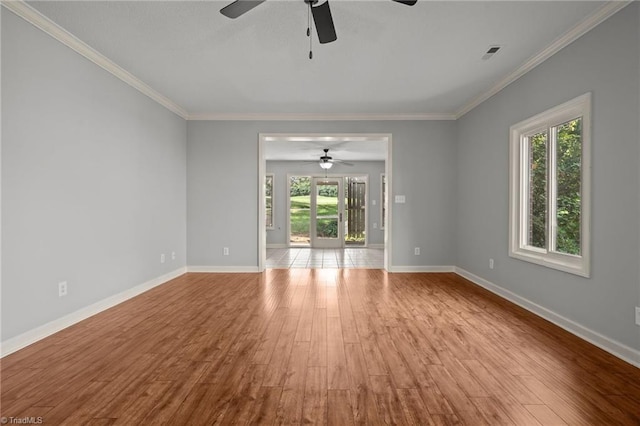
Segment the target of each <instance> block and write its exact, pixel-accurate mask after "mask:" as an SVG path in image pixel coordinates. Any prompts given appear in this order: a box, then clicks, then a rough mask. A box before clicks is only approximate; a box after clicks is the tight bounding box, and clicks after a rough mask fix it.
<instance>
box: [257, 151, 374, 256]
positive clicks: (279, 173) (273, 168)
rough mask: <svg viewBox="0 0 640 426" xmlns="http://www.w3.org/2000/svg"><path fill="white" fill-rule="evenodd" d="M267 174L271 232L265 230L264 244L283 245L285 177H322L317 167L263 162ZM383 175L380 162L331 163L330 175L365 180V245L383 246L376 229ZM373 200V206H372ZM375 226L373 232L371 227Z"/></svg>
mask: <svg viewBox="0 0 640 426" xmlns="http://www.w3.org/2000/svg"><path fill="white" fill-rule="evenodd" d="M267 173H273V174H274V176H273V180H274V187H273V193H274V209H273V218H274V229H270V230H267V244H279V245H283V244H285V245H286V244H287V243H288V241H287V214H288V211H289V210H288V206H287V174H299V175H304V176H324V174H323V173H324V171H323V170H322V169H321V168H320V166H318V163H311V164H309V163H307V164H305V163H300V162H296V161H267ZM381 173H384V161H354V162H353V166H346V165H343V164H340V163H335V164H334V165H333V167H332V168H331V170H329V174H331V175H340V174H344V175H360V176H368V177H369V181H368V183H367V201H368V206H367V240H368V241H367V243H368V244H378V245H380V244H384V230H382V229H380V213H381V210H380V174H381ZM374 200H375V203H376V205H375V206H374V205H373V204H372V202H373V201H374ZM374 223H375V224H376V228H374V227H373V224H374Z"/></svg>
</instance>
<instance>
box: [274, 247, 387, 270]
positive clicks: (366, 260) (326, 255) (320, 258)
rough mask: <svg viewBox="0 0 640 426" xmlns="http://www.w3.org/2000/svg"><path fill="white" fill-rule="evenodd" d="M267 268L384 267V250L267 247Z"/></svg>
mask: <svg viewBox="0 0 640 426" xmlns="http://www.w3.org/2000/svg"><path fill="white" fill-rule="evenodd" d="M266 267H267V268H308V269H321V268H372V269H382V268H384V250H383V249H371V248H345V249H313V248H289V249H267V263H266Z"/></svg>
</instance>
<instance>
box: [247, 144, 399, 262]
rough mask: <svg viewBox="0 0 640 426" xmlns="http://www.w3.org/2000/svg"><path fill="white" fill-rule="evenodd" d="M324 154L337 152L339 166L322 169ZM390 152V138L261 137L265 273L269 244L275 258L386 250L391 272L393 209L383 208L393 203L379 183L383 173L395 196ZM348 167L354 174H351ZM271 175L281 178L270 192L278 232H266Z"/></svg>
mask: <svg viewBox="0 0 640 426" xmlns="http://www.w3.org/2000/svg"><path fill="white" fill-rule="evenodd" d="M318 149H320V150H321V151H325V152H326V151H327V150H328V149H331V151H330V152H331V153H332V155H331V156H329V159H330V160H331V158H330V157H333V158H334V159H336V160H333V162H335V163H336V164H334V167H331V166H329V167H323V164H319V162H322V160H323V157H320V158H319V159H318V158H317V155H318V154H317V151H318ZM391 152H392V150H391V135H390V134H260V135H259V143H258V158H259V161H258V203H259V204H258V213H259V215H258V216H259V218H258V219H259V223H258V224H259V228H258V269H259V270H260V271H262V270H264V268H265V263H266V255H267V242H268V247H269V250H270V253H273V250H274V249H278V250H286V249H287V248H289V249H291V248H294V249H296V250H299V249H301V248H303V247H304V248H307V249H311V250H343V251H344V250H351V249H356V250H367V249H368V248H369V249H373V250H380V251H381V252H382V253H383V258H384V269H386V270H389V264H390V257H391V252H392V244H391V242H392V240H391V232H392V227H391V224H392V221H391V214H392V210H391V209H390V208H389V207H391V206H386V205H384V206H383V204H386V197H381V192H382V191H381V188H379V187H378V185H379V182H378V181H379V180H378V178H377V177H378V176H379V175H381V174H384V175H385V177H386V179H385V189H386V190H390V189H391V185H392V170H391V164H392V162H391ZM349 162H351V163H355V164H349ZM325 163H326V161H325ZM345 165H346V166H355V167H353V170H346V168H345V167H344V166H345ZM314 167H315V169H314ZM316 169H317V170H316ZM321 169H323V170H322V171H321ZM328 169H332V170H331V172H334V173H333V174H330V173H328V171H329V170H328ZM358 169H361V170H358ZM267 172H268V173H269V174H273V173H275V177H274V180H273V187H270V188H271V190H272V191H273V194H274V195H273V198H272V199H271V203H272V210H269V212H270V214H271V215H272V216H273V217H275V219H274V222H273V226H272V227H265V226H264V223H265V220H266V219H267V214H268V213H269V212H267V210H268V206H267V205H266V204H267V203H268V197H266V196H265V195H266V187H265V182H266V179H267V178H266V174H267ZM358 172H359V173H358ZM370 176H374V177H375V178H374V179H372V178H371V177H370ZM371 182H373V183H371ZM370 183H371V185H373V186H372V187H370V186H369V184H370ZM278 188H280V189H278ZM292 188H295V190H293V189H292ZM301 188H302V190H301ZM371 191H373V192H371ZM371 197H372V198H371ZM378 200H379V205H378ZM381 214H382V215H384V217H382V216H381ZM371 215H373V216H371ZM384 225H386V226H384ZM267 230H268V234H269V238H268V239H267ZM289 254H290V253H289ZM272 263H273V262H272Z"/></svg>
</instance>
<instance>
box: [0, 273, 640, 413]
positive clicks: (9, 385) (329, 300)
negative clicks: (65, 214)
mask: <svg viewBox="0 0 640 426" xmlns="http://www.w3.org/2000/svg"><path fill="white" fill-rule="evenodd" d="M1 368H2V370H1V379H2V393H1V402H2V407H1V409H2V416H11V417H15V418H23V417H26V416H34V417H42V419H43V421H44V424H52V425H80V424H87V425H159V424H168V425H181V424H185V425H186V424H188V425H199V424H207V425H210V424H222V425H225V424H283V423H287V424H300V423H318V424H335V425H348V424H372V425H375V424H421V425H447V424H458V425H461V424H464V425H483V424H486V425H497V424H512V425H537V424H542V425H562V424H568V425H613V424H615V425H639V424H640V369H638V368H635V367H633V366H631V365H629V364H626V363H624V362H622V361H620V360H618V359H617V358H615V357H613V356H611V355H609V354H607V353H606V352H604V351H602V350H600V349H598V348H596V347H594V346H592V345H590V344H588V343H586V342H584V341H582V340H580V339H578V338H576V337H575V336H573V335H571V334H569V333H567V332H565V331H563V330H561V329H559V328H557V327H555V326H553V325H551V324H550V323H548V322H546V321H545V320H543V319H540V318H538V317H536V316H534V315H532V314H530V313H528V312H526V311H524V310H523V309H521V308H519V307H517V306H515V305H512V304H510V303H508V302H506V301H504V300H502V299H500V298H498V297H497V296H494V295H492V294H490V293H488V292H486V291H485V290H483V289H481V288H479V287H477V286H475V285H473V284H471V283H469V282H467V281H465V280H464V279H463V278H461V277H459V276H457V275H454V274H387V273H385V272H384V271H381V270H375V269H342V270H338V269H335V270H330V269H322V270H320V269H319V270H307V269H274V270H267V272H265V273H263V274H186V275H184V276H182V277H180V278H177V279H175V280H173V281H171V282H170V283H167V284H165V285H163V286H160V287H157V288H155V289H153V290H151V291H149V292H147V293H145V294H143V295H141V296H139V297H137V298H134V299H131V300H129V301H127V302H125V303H123V304H121V305H119V306H116V307H115V308H112V309H110V310H108V311H105V312H103V313H101V314H99V315H96V316H94V317H92V318H90V319H88V320H86V321H83V322H81V323H79V324H76V325H75V326H73V327H70V328H68V329H66V330H63V331H62V332H60V333H57V334H55V335H53V336H51V337H49V338H47V339H44V340H42V341H40V342H38V343H36V344H34V345H32V346H30V347H27V348H25V349H23V350H21V351H19V352H16V353H14V354H11V355H9V356H7V357H5V358H3V359H2V361H1Z"/></svg>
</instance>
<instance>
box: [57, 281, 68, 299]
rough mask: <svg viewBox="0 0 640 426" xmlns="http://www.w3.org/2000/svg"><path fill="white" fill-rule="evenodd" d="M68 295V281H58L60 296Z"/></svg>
mask: <svg viewBox="0 0 640 426" xmlns="http://www.w3.org/2000/svg"><path fill="white" fill-rule="evenodd" d="M66 295H67V282H66V281H62V282H59V283H58V297H63V296H66Z"/></svg>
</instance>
